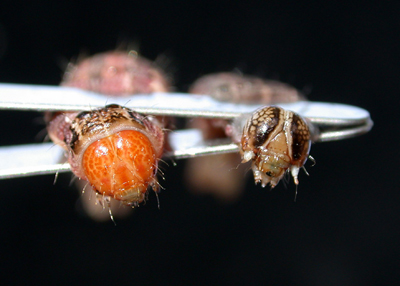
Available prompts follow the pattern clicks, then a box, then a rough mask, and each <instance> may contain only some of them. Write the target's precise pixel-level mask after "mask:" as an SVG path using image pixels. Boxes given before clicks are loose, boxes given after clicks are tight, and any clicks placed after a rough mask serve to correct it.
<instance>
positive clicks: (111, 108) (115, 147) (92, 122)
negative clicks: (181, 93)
mask: <svg viewBox="0 0 400 286" xmlns="http://www.w3.org/2000/svg"><path fill="white" fill-rule="evenodd" d="M67 135H69V136H66V138H65V142H66V144H67V145H68V146H69V151H70V152H69V153H70V156H69V162H70V164H71V169H72V171H73V172H74V173H75V175H77V176H78V177H79V178H81V179H84V180H87V181H88V182H89V183H90V185H91V186H92V187H93V189H94V190H95V191H96V192H97V193H99V194H100V195H103V196H107V197H111V198H114V199H116V200H120V201H122V202H123V203H124V204H127V205H136V204H138V203H140V202H142V201H143V200H144V199H145V194H146V192H147V189H148V187H149V186H151V187H152V188H153V190H154V191H158V181H157V178H156V174H157V165H158V159H159V158H160V157H161V155H162V149H163V141H164V134H163V131H162V129H161V128H160V127H159V126H158V124H157V121H156V120H155V119H154V120H150V119H149V118H147V117H144V116H142V115H140V114H137V113H135V112H133V111H131V110H129V109H128V108H124V107H121V106H119V105H108V106H106V107H105V108H102V109H98V110H94V111H90V112H81V113H79V114H78V115H77V116H76V118H75V119H74V120H73V121H72V123H71V127H70V133H69V134H67Z"/></svg>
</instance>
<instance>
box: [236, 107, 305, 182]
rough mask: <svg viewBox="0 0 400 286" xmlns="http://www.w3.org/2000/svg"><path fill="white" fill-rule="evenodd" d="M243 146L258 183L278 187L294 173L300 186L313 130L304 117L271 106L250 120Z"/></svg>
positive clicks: (241, 150)
mask: <svg viewBox="0 0 400 286" xmlns="http://www.w3.org/2000/svg"><path fill="white" fill-rule="evenodd" d="M240 147H241V148H240V154H241V156H242V159H243V162H248V161H250V160H251V161H252V169H253V174H254V179H255V181H256V183H258V182H261V184H262V186H263V187H265V186H266V185H267V184H268V183H269V184H270V185H271V187H275V186H276V185H277V184H278V182H279V181H280V179H281V178H282V177H283V175H284V174H285V172H286V171H287V170H290V172H291V173H292V176H293V178H294V182H295V183H296V184H298V183H299V182H298V178H297V176H298V173H299V169H300V168H301V167H302V166H303V165H304V163H305V162H306V160H307V158H308V156H309V152H310V147H311V135H310V130H309V127H308V124H307V122H306V121H305V120H304V119H303V118H302V117H301V116H300V115H298V114H296V113H294V112H292V111H288V110H284V109H283V108H280V107H276V106H267V107H264V108H260V109H258V110H256V111H255V112H254V113H253V115H252V116H251V117H250V118H249V119H248V121H247V123H246V125H245V127H244V129H243V135H242V139H241V142H240Z"/></svg>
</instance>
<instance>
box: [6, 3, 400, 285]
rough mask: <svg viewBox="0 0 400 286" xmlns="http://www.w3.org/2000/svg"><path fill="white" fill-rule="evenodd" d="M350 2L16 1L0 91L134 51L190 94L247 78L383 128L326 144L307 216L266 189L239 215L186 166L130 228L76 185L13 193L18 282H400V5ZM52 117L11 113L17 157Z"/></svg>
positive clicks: (318, 150)
mask: <svg viewBox="0 0 400 286" xmlns="http://www.w3.org/2000/svg"><path fill="white" fill-rule="evenodd" d="M6 2H8V3H6ZM107 2H110V1H107ZM348 2H349V3H345V2H344V3H341V2H340V1H331V2H329V3H325V2H322V1H321V3H319V2H304V1H298V2H297V1H293V2H290V1H279V2H278V1H276V2H275V1H274V2H269V1H268V2H267V1H264V2H262V3H263V4H260V5H250V4H248V3H247V1H241V2H240V3H233V1H197V2H196V1H178V0H175V1H164V2H162V3H160V2H159V1H131V2H118V1H114V4H102V2H100V1H91V2H90V1H64V2H61V1H47V2H46V1H42V3H41V4H38V3H39V2H37V3H35V4H33V2H32V3H28V2H26V3H25V2H19V1H3V2H2V4H1V6H3V7H0V8H1V9H0V82H12V83H27V84H50V85H56V84H58V83H59V81H60V79H61V75H62V71H63V67H64V65H65V63H66V62H67V61H68V60H69V59H71V58H73V57H76V56H78V55H79V54H82V53H83V52H87V53H89V54H93V53H97V52H103V51H107V50H111V49H114V48H115V47H117V46H118V44H121V43H131V42H134V43H136V44H137V45H138V46H139V47H140V52H141V53H142V55H144V56H146V57H148V58H150V59H155V58H156V57H157V56H158V55H160V54H163V55H166V56H167V57H168V58H169V59H170V61H171V64H170V65H169V71H170V72H171V73H172V74H173V75H174V78H175V86H176V87H177V89H178V90H180V91H185V90H186V89H187V87H188V85H189V84H190V83H191V82H193V81H194V80H195V79H196V78H197V77H198V76H200V75H203V74H206V73H210V72H216V71H222V70H225V71H226V70H233V69H234V68H239V69H240V70H242V71H243V72H245V73H249V74H256V75H262V76H264V77H267V78H275V79H280V80H282V81H284V82H288V83H290V84H292V85H294V86H296V87H297V88H299V89H300V90H304V91H309V94H308V98H309V99H310V100H314V101H330V102H340V103H346V104H351V105H356V106H360V107H362V108H365V109H367V110H368V111H370V113H371V117H372V119H373V120H374V122H375V126H374V128H373V130H372V131H371V132H370V133H368V134H366V135H363V136H360V137H357V138H354V139H348V140H344V141H337V142H331V143H321V144H316V145H314V146H313V147H312V150H311V154H312V155H313V156H314V157H315V158H316V160H317V165H316V166H315V167H313V168H308V170H309V172H310V177H306V176H304V174H302V175H301V177H300V181H301V183H300V187H299V194H298V197H297V202H294V201H293V197H294V186H293V184H289V186H288V187H285V186H284V185H283V184H279V185H278V187H277V188H275V189H274V190H273V191H268V190H267V189H262V188H260V187H259V186H258V187H254V184H253V182H251V180H250V179H249V181H248V188H247V189H246V192H245V194H244V195H243V196H242V197H241V198H240V199H239V200H238V201H237V202H236V203H232V204H223V203H220V202H218V201H216V200H214V199H213V198H212V197H208V196H196V195H194V194H192V193H191V192H189V191H188V190H187V189H185V187H184V185H183V183H182V169H183V166H184V163H185V162H184V161H179V162H178V166H176V167H173V166H171V167H169V168H167V170H166V174H165V177H166V178H167V179H166V181H165V182H164V183H163V185H164V187H165V188H166V190H165V191H162V192H161V193H160V195H159V196H160V201H161V209H160V210H159V209H158V208H157V203H156V198H155V196H154V194H152V195H151V196H150V200H149V202H148V203H147V204H146V205H145V206H143V207H140V208H139V209H137V210H136V211H135V213H134V214H133V215H132V216H131V217H129V218H128V219H121V220H119V221H117V226H116V227H115V226H114V225H113V224H112V223H111V222H107V223H97V222H93V221H91V220H90V219H89V218H87V217H85V216H84V215H82V214H81V213H79V212H78V211H77V210H76V201H77V199H78V197H79V194H78V192H77V191H74V190H73V189H72V188H70V187H69V186H68V183H69V180H70V176H69V175H64V176H61V178H60V179H59V181H58V182H57V183H56V184H55V185H53V179H54V177H53V176H39V177H31V178H25V179H12V180H3V181H0V192H1V193H0V194H1V199H0V204H1V205H0V217H1V221H0V230H1V232H0V242H1V249H2V250H1V256H0V260H1V263H2V265H1V268H0V271H1V275H2V277H3V279H2V282H4V281H5V282H7V283H8V284H10V283H11V284H43V283H44V282H46V281H47V282H49V283H51V284H68V285H70V284H71V283H80V284H82V283H90V284H107V285H119V283H123V284H128V283H129V284H134V285H147V284H148V285H155V284H160V285H163V284H169V285H193V284H195V285H208V284H217V285H232V284H233V285H235V284H242V285H267V284H268V285H271V284H274V285H276V284H287V283H290V284H292V285H388V284H395V283H396V281H397V282H399V280H398V278H399V275H398V273H399V266H400V260H399V257H400V256H399V251H400V245H399V239H400V233H399V228H400V204H399V203H400V200H399V199H400V188H399V179H398V177H399V174H398V171H399V167H398V163H399V151H398V148H399V143H398V139H399V136H398V128H397V127H398V118H399V117H398V114H399V108H398V106H399V95H400V87H399V83H400V73H399V68H400V60H399V57H400V56H399V55H400V53H399V52H400V49H399V35H400V24H399V23H400V21H399V12H400V9H399V8H400V3H399V2H398V1H392V2H385V3H380V2H379V1H377V2H376V3H372V2H366V1H348ZM367 3H368V4H367ZM38 117H40V114H39V113H34V112H16V111H1V113H0V119H1V130H2V133H1V138H0V141H1V142H0V143H1V145H11V144H22V143H31V142H35V140H36V142H37V140H38V139H35V138H36V136H37V134H38V133H39V132H40V131H41V130H42V129H43V126H42V125H40V124H38V120H37V118H38ZM39 121H40V120H39ZM39 141H40V140H39ZM0 159H1V158H0Z"/></svg>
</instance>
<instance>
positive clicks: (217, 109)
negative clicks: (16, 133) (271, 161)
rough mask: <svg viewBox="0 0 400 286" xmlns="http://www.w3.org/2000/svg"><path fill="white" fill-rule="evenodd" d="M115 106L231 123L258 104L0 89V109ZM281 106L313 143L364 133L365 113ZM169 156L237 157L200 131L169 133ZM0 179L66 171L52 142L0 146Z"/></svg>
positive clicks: (225, 143)
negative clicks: (314, 130) (303, 123)
mask: <svg viewBox="0 0 400 286" xmlns="http://www.w3.org/2000/svg"><path fill="white" fill-rule="evenodd" d="M111 103H116V104H120V105H123V106H126V107H129V108H132V109H134V110H135V111H136V112H139V113H144V114H152V115H164V116H175V117H189V118H194V117H205V118H221V119H228V120H233V119H235V118H246V116H245V115H244V114H251V113H252V112H253V111H254V110H256V109H257V108H259V107H261V105H245V104H233V103H225V102H219V101H216V100H214V99H213V98H211V97H208V96H196V95H192V94H190V95H189V94H184V93H156V94H151V95H134V96H131V97H123V98H119V97H109V96H104V95H99V94H95V93H91V92H87V91H83V90H80V89H74V88H63V87H58V86H40V85H38V86H36V85H20V84H0V109H6V110H19V111H23V110H27V111H28V110H31V111H32V110H33V111H57V110H60V111H81V110H82V111H83V110H90V109H94V108H97V107H103V106H104V105H106V104H111ZM279 106H281V107H283V108H285V109H288V110H292V111H294V112H297V113H299V114H300V115H302V116H303V117H305V118H307V119H308V120H309V121H310V122H311V123H312V124H313V125H316V126H319V127H321V130H322V132H320V133H319V135H318V136H317V137H316V139H315V142H326V141H333V140H341V139H345V138H350V137H354V136H358V135H361V134H363V133H366V132H368V131H369V130H370V129H371V128H372V125H373V123H372V120H371V119H370V115H369V113H368V112H367V111H366V110H364V109H361V108H359V107H355V106H350V105H344V104H337V103H323V102H311V101H300V102H295V103H289V104H279ZM169 140H170V144H171V146H172V149H173V151H172V152H170V153H168V154H166V157H170V158H175V159H182V158H190V157H197V156H205V155H212V154H220V153H233V152H238V150H239V147H238V145H237V144H235V143H233V142H231V141H229V139H227V140H213V141H204V140H203V138H202V134H201V131H200V130H194V129H189V130H188V129H186V130H177V131H173V132H171V133H170V134H169ZM0 158H1V160H0V179H1V178H13V177H22V176H31V175H39V174H52V173H56V172H66V171H69V165H68V163H60V162H65V161H66V159H65V157H64V156H63V150H62V149H61V148H60V147H58V146H55V145H54V144H53V143H43V144H28V145H21V146H8V147H0Z"/></svg>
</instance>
